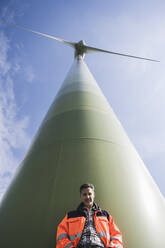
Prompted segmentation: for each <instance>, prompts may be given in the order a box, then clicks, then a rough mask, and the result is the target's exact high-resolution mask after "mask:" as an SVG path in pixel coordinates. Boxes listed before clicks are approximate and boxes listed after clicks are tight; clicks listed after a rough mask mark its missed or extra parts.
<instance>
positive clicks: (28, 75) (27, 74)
mask: <svg viewBox="0 0 165 248" xmlns="http://www.w3.org/2000/svg"><path fill="white" fill-rule="evenodd" d="M24 78H25V80H26V81H27V82H29V83H31V82H33V81H34V79H35V74H34V72H33V68H32V67H31V66H26V67H25V68H24Z"/></svg>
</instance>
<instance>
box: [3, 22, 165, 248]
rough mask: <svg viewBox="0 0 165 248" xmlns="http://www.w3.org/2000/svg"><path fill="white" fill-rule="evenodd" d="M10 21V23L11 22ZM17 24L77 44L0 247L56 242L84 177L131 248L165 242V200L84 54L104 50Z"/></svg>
mask: <svg viewBox="0 0 165 248" xmlns="http://www.w3.org/2000/svg"><path fill="white" fill-rule="evenodd" d="M5 23H6V22H5ZM7 24H10V25H12V26H16V27H18V28H22V29H25V30H28V31H30V32H33V33H36V34H38V35H42V36H45V37H48V38H51V39H55V40H57V41H60V42H63V43H65V44H67V45H69V46H71V47H73V48H74V49H75V59H74V62H73V65H72V67H71V69H70V71H69V73H68V75H67V77H66V78H65V80H64V82H63V84H62V86H61V88H60V90H59V92H58V94H57V96H56V98H55V100H54V102H53V104H52V105H51V107H50V109H49V111H48V113H47V115H46V117H45V119H44V120H43V122H42V124H41V126H40V128H39V130H38V132H37V134H36V137H35V139H34V141H33V143H32V145H31V147H30V149H29V151H28V153H27V155H26V157H25V159H24V160H23V161H22V163H21V165H20V169H19V171H18V172H17V175H15V178H14V179H13V181H12V183H11V185H10V186H9V188H8V190H7V192H6V194H5V196H4V198H3V201H2V203H1V206H0V236H1V238H0V247H5V248H9V247H11V246H12V247H17V248H22V247H23V248H29V247H32V248H33V247H35V248H36V247H37V248H45V247H47V248H53V247H55V237H56V228H57V225H58V224H59V222H60V220H61V219H62V217H63V216H64V214H65V212H66V211H68V210H70V209H74V208H75V207H76V206H77V205H78V203H79V199H78V195H76V194H77V191H78V188H79V186H80V185H81V184H82V183H84V182H91V183H93V184H94V185H95V187H96V193H97V194H96V201H97V202H98V203H99V205H100V206H101V208H105V209H107V210H108V211H109V212H110V213H111V214H112V215H113V217H114V219H115V221H116V223H117V225H118V226H119V228H120V230H121V231H122V233H123V238H124V247H125V248H132V247H133V248H139V247H143V248H155V247H161V248H163V247H165V238H164V237H165V228H164V227H165V224H164V223H165V201H164V198H163V196H162V195H161V193H160V191H159V189H158V187H157V186H156V184H155V183H154V181H153V179H152V177H151V175H150V174H149V172H148V171H147V169H146V167H145V165H144V164H143V162H142V160H141V159H140V157H139V155H138V153H137V152H136V150H135V148H134V147H133V145H132V144H131V142H130V140H129V138H128V136H127V135H126V133H125V131H124V129H123V128H122V126H121V124H120V122H119V121H118V119H117V117H116V116H115V114H114V112H113V110H112V109H111V107H110V105H109V104H108V102H107V100H106V99H105V97H104V95H103V94H102V92H101V90H100V88H99V86H98V85H97V83H96V81H95V79H94V78H93V76H92V74H91V73H90V71H89V69H88V67H87V65H86V64H85V62H84V60H83V57H84V54H85V53H89V52H106V53H110V54H114V55H121V56H126V57H131V58H135V59H143V60H150V61H156V62H158V61H157V60H153V59H149V58H143V57H137V56H134V55H129V54H121V53H116V52H112V51H106V50H102V49H99V48H94V47H90V46H88V45H86V44H85V42H84V41H80V42H77V43H74V42H70V41H66V40H63V39H60V38H57V37H54V36H51V35H47V34H43V33H40V32H37V31H34V30H31V29H29V28H25V27H23V26H19V25H16V24H11V23H7Z"/></svg>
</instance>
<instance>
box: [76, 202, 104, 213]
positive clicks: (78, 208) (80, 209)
mask: <svg viewBox="0 0 165 248" xmlns="http://www.w3.org/2000/svg"><path fill="white" fill-rule="evenodd" d="M92 210H94V211H96V210H101V209H100V208H99V206H98V205H97V204H96V203H95V202H94V203H93V206H92ZM77 211H79V212H84V211H85V212H86V211H87V209H86V207H85V206H84V203H83V202H81V203H80V204H79V206H78V207H77Z"/></svg>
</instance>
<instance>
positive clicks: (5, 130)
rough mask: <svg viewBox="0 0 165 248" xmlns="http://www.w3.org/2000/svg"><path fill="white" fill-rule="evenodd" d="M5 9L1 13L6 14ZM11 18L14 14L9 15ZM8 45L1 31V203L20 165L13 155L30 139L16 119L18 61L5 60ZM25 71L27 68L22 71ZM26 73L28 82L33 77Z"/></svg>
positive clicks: (25, 124)
mask: <svg viewBox="0 0 165 248" xmlns="http://www.w3.org/2000/svg"><path fill="white" fill-rule="evenodd" d="M6 11H7V9H4V12H6ZM12 18H13V14H12ZM9 50H10V41H9V39H8V38H7V36H6V35H5V33H4V32H3V31H1V32H0V51H1V56H0V201H1V199H2V197H3V195H4V193H5V191H6V189H7V187H8V185H9V183H10V181H11V179H12V177H13V175H14V172H15V170H16V168H17V166H18V163H19V162H20V161H19V159H20V158H18V157H17V156H16V154H17V152H19V151H23V152H24V151H25V150H27V147H28V146H29V142H30V137H29V135H28V133H27V127H28V121H29V119H28V117H27V116H22V117H18V106H17V104H16V99H15V92H14V80H13V78H14V77H13V76H14V75H15V74H16V73H18V72H19V71H20V64H19V62H18V61H17V60H15V61H14V60H12V62H11V61H10V60H9V58H8V53H9ZM25 70H26V68H25ZM27 71H28V80H29V81H30V82H31V81H32V80H33V78H34V75H33V73H32V68H31V70H29V69H27Z"/></svg>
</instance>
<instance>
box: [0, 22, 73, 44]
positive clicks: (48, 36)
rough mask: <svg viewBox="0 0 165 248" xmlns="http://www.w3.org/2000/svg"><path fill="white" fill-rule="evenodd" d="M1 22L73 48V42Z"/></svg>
mask: <svg viewBox="0 0 165 248" xmlns="http://www.w3.org/2000/svg"><path fill="white" fill-rule="evenodd" d="M1 21H2V22H3V23H4V24H8V25H10V26H14V27H16V28H21V29H24V30H26V31H29V32H32V33H34V34H38V35H40V36H44V37H47V38H50V39H53V40H57V41H60V42H63V43H65V44H67V45H69V46H71V47H73V48H74V47H75V43H74V42H70V41H67V40H63V39H60V38H57V37H55V36H53V35H49V34H44V33H41V32H38V31H35V30H32V29H30V28H26V27H24V26H22V25H17V24H14V23H11V22H6V21H4V20H1Z"/></svg>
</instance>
